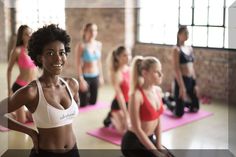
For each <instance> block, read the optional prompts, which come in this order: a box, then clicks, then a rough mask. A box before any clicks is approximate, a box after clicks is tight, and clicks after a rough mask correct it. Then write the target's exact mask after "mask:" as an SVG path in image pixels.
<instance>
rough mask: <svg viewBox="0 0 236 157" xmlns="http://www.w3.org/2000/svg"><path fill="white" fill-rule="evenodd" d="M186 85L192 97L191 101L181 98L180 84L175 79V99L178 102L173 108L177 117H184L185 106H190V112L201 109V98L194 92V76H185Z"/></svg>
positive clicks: (187, 91)
mask: <svg viewBox="0 0 236 157" xmlns="http://www.w3.org/2000/svg"><path fill="white" fill-rule="evenodd" d="M183 81H184V85H185V88H186V93H187V95H188V96H189V98H190V99H191V102H184V101H183V100H182V99H180V98H179V85H178V83H177V81H176V80H175V90H174V99H175V102H176V106H175V108H174V109H173V113H174V114H175V115H176V116H177V117H182V116H183V114H184V107H188V108H189V110H190V112H197V111H198V110H199V100H198V97H197V95H196V93H195V92H194V87H195V86H196V82H195V80H194V79H193V78H192V77H186V76H183Z"/></svg>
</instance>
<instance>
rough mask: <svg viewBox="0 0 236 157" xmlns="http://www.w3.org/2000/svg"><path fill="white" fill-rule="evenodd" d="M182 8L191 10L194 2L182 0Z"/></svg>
mask: <svg viewBox="0 0 236 157" xmlns="http://www.w3.org/2000/svg"><path fill="white" fill-rule="evenodd" d="M180 7H184V8H191V7H192V1H191V0H180Z"/></svg>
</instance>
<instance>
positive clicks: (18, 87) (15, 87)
mask: <svg viewBox="0 0 236 157" xmlns="http://www.w3.org/2000/svg"><path fill="white" fill-rule="evenodd" d="M21 87H23V86H21V85H19V84H18V83H16V82H15V83H14V84H13V86H12V88H11V90H12V92H13V93H15V92H16V91H17V90H18V89H20V88H21Z"/></svg>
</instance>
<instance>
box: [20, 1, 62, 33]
mask: <svg viewBox="0 0 236 157" xmlns="http://www.w3.org/2000/svg"><path fill="white" fill-rule="evenodd" d="M55 4H56V5H55ZM51 23H54V24H59V26H60V27H61V28H65V1H64V0H18V1H16V29H18V28H19V26H20V25H24V24H26V25H28V26H29V27H31V28H32V29H33V30H34V31H35V30H37V29H38V28H39V27H42V26H44V25H46V24H47V25H48V24H51Z"/></svg>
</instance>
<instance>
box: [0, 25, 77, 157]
mask: <svg viewBox="0 0 236 157" xmlns="http://www.w3.org/2000/svg"><path fill="white" fill-rule="evenodd" d="M69 42H70V37H69V35H67V33H66V32H65V31H64V30H62V29H60V28H58V27H57V26H56V25H49V26H44V27H43V28H40V29H39V30H38V31H36V32H34V33H33V35H32V37H31V39H30V41H29V47H28V48H29V56H30V57H31V58H32V60H33V61H34V62H35V64H36V66H38V67H39V68H41V69H42V75H41V76H40V77H39V79H37V80H35V81H32V82H31V83H30V84H28V85H26V86H24V87H23V88H21V89H19V90H18V91H17V92H16V93H14V94H13V95H12V96H10V97H8V98H6V99H4V100H3V101H1V103H0V105H1V108H2V109H1V110H0V123H1V125H3V126H4V127H8V128H9V129H12V130H16V131H19V132H22V133H25V134H27V135H29V136H30V137H31V138H32V140H33V145H34V148H33V149H32V150H31V154H30V157H46V156H47V157H51V156H53V157H57V156H60V157H61V156H65V157H67V156H70V157H78V156H79V153H78V150H77V146H76V138H75V134H74V132H73V129H72V121H73V119H74V118H75V117H76V116H77V114H78V105H77V104H78V103H79V99H78V89H79V85H78V82H77V81H76V80H75V79H72V78H67V79H64V78H61V77H60V74H61V72H62V69H63V67H64V65H65V63H66V61H67V53H69V52H70V47H69ZM23 105H25V106H26V107H27V108H28V110H29V111H30V112H31V113H32V116H33V119H34V123H35V125H36V127H37V130H34V129H31V128H29V127H27V126H25V125H23V124H21V123H18V122H16V121H14V120H12V119H9V118H7V117H5V116H4V115H5V114H6V113H10V112H13V111H15V110H17V109H18V108H20V107H22V106H23Z"/></svg>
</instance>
